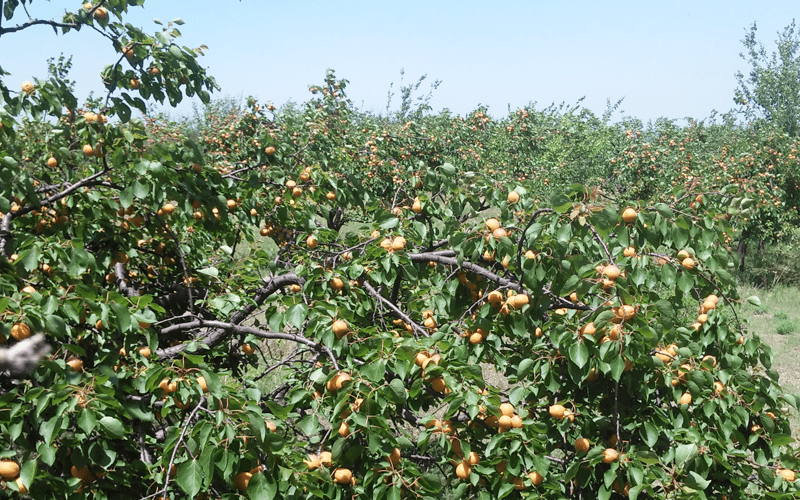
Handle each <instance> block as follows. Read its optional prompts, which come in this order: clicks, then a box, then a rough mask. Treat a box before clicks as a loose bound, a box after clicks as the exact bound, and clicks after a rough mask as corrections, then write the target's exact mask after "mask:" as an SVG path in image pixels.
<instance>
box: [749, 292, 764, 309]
mask: <svg viewBox="0 0 800 500" xmlns="http://www.w3.org/2000/svg"><path fill="white" fill-rule="evenodd" d="M747 302H748V303H750V304H753V305H754V306H756V307H760V306H761V299H759V298H758V296H756V295H751V296H749V297H747Z"/></svg>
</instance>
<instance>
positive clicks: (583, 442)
mask: <svg viewBox="0 0 800 500" xmlns="http://www.w3.org/2000/svg"><path fill="white" fill-rule="evenodd" d="M591 446H592V443H591V441H589V440H588V439H586V438H578V439H576V440H575V449H576V450H577V451H578V452H580V453H586V452H587V451H589V448H591Z"/></svg>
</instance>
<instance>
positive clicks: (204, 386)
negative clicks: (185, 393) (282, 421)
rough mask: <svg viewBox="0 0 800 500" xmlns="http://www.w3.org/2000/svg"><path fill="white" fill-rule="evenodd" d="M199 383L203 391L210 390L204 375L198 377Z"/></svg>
mask: <svg viewBox="0 0 800 500" xmlns="http://www.w3.org/2000/svg"><path fill="white" fill-rule="evenodd" d="M197 385H199V386H200V389H202V390H203V392H208V384H207V383H206V378H205V377H204V376H202V375H200V376H199V377H197ZM273 425H275V424H273Z"/></svg>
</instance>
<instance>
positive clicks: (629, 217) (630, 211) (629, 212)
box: [622, 207, 639, 224]
mask: <svg viewBox="0 0 800 500" xmlns="http://www.w3.org/2000/svg"><path fill="white" fill-rule="evenodd" d="M637 215H639V213H638V212H637V211H636V209H635V208H633V207H628V208H626V209H625V210H623V212H622V220H623V221H625V223H626V224H630V223H631V222H633V221H635V220H636V216H637Z"/></svg>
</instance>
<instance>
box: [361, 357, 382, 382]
mask: <svg viewBox="0 0 800 500" xmlns="http://www.w3.org/2000/svg"><path fill="white" fill-rule="evenodd" d="M361 374H362V375H364V376H365V377H366V378H367V380H369V381H370V382H376V383H377V382H380V381H381V380H383V377H384V375H385V374H386V360H385V359H379V360H378V361H373V362H372V363H367V364H366V365H364V368H363V369H362V370H361Z"/></svg>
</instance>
